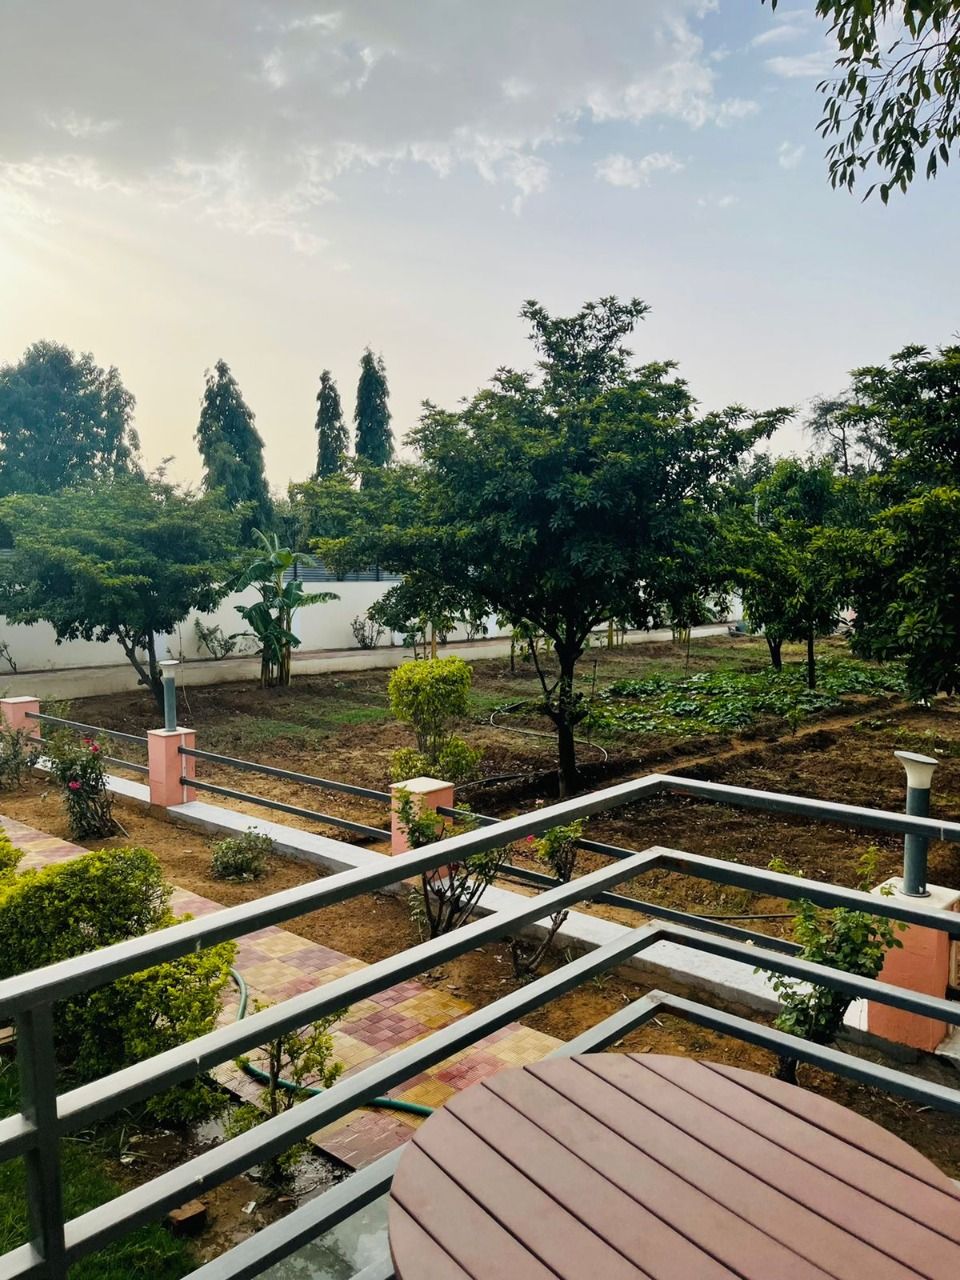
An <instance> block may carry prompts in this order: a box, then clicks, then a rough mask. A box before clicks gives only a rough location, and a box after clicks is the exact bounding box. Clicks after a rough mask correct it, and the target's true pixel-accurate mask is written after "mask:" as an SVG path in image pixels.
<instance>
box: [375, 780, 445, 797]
mask: <svg viewBox="0 0 960 1280" xmlns="http://www.w3.org/2000/svg"><path fill="white" fill-rule="evenodd" d="M450 786H453V783H451V782H442V781H441V780H440V779H439V778H410V779H409V780H408V781H407V782H391V784H390V790H391V791H409V792H410V794H411V795H415V796H416V795H427V794H429V793H430V792H431V791H442V790H443V789H444V788H445V787H450Z"/></svg>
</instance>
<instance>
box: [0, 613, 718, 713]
mask: <svg viewBox="0 0 960 1280" xmlns="http://www.w3.org/2000/svg"><path fill="white" fill-rule="evenodd" d="M726 633H727V627H726V624H723V625H722V626H720V625H716V626H714V625H711V626H705V627H694V629H693V634H694V635H695V636H719V635H726ZM669 639H670V632H669V631H631V632H629V633H628V635H627V640H628V642H629V643H630V644H645V643H653V642H657V641H659V642H661V643H662V642H663V641H667V640H669ZM118 652H119V650H118ZM509 652H510V641H509V639H491V640H476V641H459V642H457V643H455V644H448V645H444V646H442V647H441V648H440V650H439V653H440V656H441V657H443V656H444V655H445V654H456V655H457V657H460V658H466V659H469V660H470V661H476V660H477V659H479V658H496V657H499V656H502V655H503V654H505V653H509ZM409 657H410V650H409V649H403V648H401V647H400V646H399V645H397V646H394V647H384V648H382V649H313V650H307V651H303V650H297V651H296V652H295V653H294V654H293V657H292V659H291V661H292V666H293V673H294V675H301V676H313V675H320V674H321V673H323V672H326V671H368V670H372V669H374V668H378V667H398V666H400V664H401V663H402V662H406V661H407V660H408V659H409ZM259 678H260V659H259V658H223V659H222V660H221V661H219V662H214V661H212V660H210V661H197V662H185V663H184V664H183V665H182V666H181V667H179V668H178V670H177V683H178V684H182V685H186V686H188V687H190V688H193V687H194V686H195V685H202V684H232V683H236V682H238V681H241V680H258V679H259ZM3 687H4V689H5V691H6V695H7V696H8V697H11V698H13V697H20V696H24V695H25V696H27V697H34V698H68V699H73V698H92V697H95V696H97V695H99V694H105V693H127V692H129V691H131V690H135V689H137V688H138V683H137V675H136V672H135V671H134V670H133V668H132V667H131V666H130V664H129V663H128V662H123V663H119V664H117V665H116V666H109V667H60V668H58V669H57V670H55V671H24V672H20V673H18V674H16V675H7V674H6V673H4V674H3Z"/></svg>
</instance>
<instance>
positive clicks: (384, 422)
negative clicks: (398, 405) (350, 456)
mask: <svg viewBox="0 0 960 1280" xmlns="http://www.w3.org/2000/svg"><path fill="white" fill-rule="evenodd" d="M389 396H390V391H389V389H388V387H387V372H386V369H385V368H384V364H383V356H374V354H373V352H372V351H371V350H370V348H369V347H367V349H366V351H365V352H364V353H363V355H362V356H361V358H360V381H359V382H358V383H357V407H356V409H355V410H354V413H353V420H354V422H355V423H356V425H357V433H356V448H357V461H358V462H360V463H365V464H366V465H367V466H368V467H385V466H386V465H387V463H388V462H390V461H391V460H392V458H393V433H392V432H391V430H390V408H389V405H388V404H387V400H388V399H389ZM361 483H366V480H365V478H364V480H362V481H361Z"/></svg>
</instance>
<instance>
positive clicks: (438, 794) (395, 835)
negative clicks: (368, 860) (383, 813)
mask: <svg viewBox="0 0 960 1280" xmlns="http://www.w3.org/2000/svg"><path fill="white" fill-rule="evenodd" d="M398 791H408V792H409V793H410V797H411V799H412V801H413V811H414V813H416V814H419V813H422V812H423V810H424V809H436V808H437V806H438V805H443V806H444V808H447V809H452V808H453V784H452V783H451V782H440V781H438V780H437V779H436V778H411V779H410V781H409V782H394V783H393V784H392V785H391V787H390V792H391V795H392V797H393V798H392V800H391V802H390V852H391V854H396V853H408V852H409V850H410V842H409V841H408V840H407V832H406V828H405V827H404V826H403V824H402V823H401V822H400V817H399V814H398V813H397V805H398V800H397V792H398ZM442 821H443V819H438V821H437V827H438V829H439V826H440V823H441V822H442Z"/></svg>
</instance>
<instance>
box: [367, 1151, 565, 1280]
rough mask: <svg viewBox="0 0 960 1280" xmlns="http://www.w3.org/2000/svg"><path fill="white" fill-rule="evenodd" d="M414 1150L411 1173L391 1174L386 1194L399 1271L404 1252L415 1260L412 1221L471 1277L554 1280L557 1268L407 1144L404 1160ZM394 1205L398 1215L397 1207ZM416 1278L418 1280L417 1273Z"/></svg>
mask: <svg viewBox="0 0 960 1280" xmlns="http://www.w3.org/2000/svg"><path fill="white" fill-rule="evenodd" d="M414 1154H415V1169H414V1171H413V1175H412V1176H410V1173H409V1172H408V1173H407V1174H406V1175H405V1176H404V1177H403V1178H401V1179H399V1182H398V1179H397V1177H396V1175H395V1176H394V1185H393V1188H392V1189H391V1193H390V1205H389V1210H388V1216H389V1227H390V1249H391V1254H392V1257H393V1261H394V1266H395V1267H396V1268H397V1271H398V1273H399V1271H400V1258H401V1257H402V1256H403V1255H404V1253H406V1255H407V1256H416V1257H417V1260H418V1261H417V1266H418V1267H419V1265H420V1263H419V1257H420V1254H419V1247H418V1242H417V1241H415V1240H412V1239H411V1233H410V1222H411V1221H413V1222H414V1223H419V1224H420V1226H421V1228H423V1229H426V1230H428V1234H429V1235H430V1236H431V1238H432V1239H433V1241H434V1243H435V1244H436V1245H437V1246H438V1247H439V1248H440V1249H441V1250H443V1251H444V1252H445V1253H446V1254H449V1256H450V1257H451V1258H453V1259H454V1261H455V1262H456V1263H457V1265H458V1266H460V1267H462V1268H463V1270H464V1271H466V1272H467V1274H468V1275H470V1276H471V1277H473V1276H477V1275H488V1276H489V1275H498V1276H499V1275H502V1276H514V1275H515V1276H523V1280H556V1272H554V1271H551V1270H550V1269H549V1268H548V1267H545V1266H543V1265H542V1264H541V1263H539V1262H537V1261H536V1260H535V1259H532V1258H531V1256H530V1252H529V1250H528V1249H527V1248H526V1247H525V1246H524V1245H522V1244H520V1243H519V1242H518V1241H517V1240H516V1239H515V1238H514V1237H513V1236H512V1235H510V1233H509V1232H508V1231H505V1230H504V1229H503V1227H501V1226H500V1224H499V1223H498V1222H497V1221H496V1219H494V1218H493V1217H492V1216H491V1215H490V1214H489V1213H488V1212H487V1210H486V1209H485V1208H483V1207H482V1206H481V1205H479V1204H477V1202H476V1201H475V1200H472V1199H471V1198H470V1196H468V1195H467V1194H466V1193H465V1192H464V1190H463V1188H462V1187H460V1186H459V1185H458V1184H457V1183H456V1182H454V1181H453V1179H452V1178H451V1177H449V1175H448V1174H446V1173H445V1172H444V1171H443V1170H442V1169H440V1168H438V1167H437V1166H436V1165H435V1164H434V1162H433V1161H432V1160H431V1159H429V1157H428V1156H426V1155H425V1154H424V1153H423V1152H422V1151H420V1150H418V1149H416V1148H414V1146H413V1144H412V1143H411V1144H410V1146H409V1147H408V1149H407V1150H406V1151H405V1152H404V1159H406V1157H407V1156H408V1155H414ZM398 1205H399V1207H400V1208H401V1209H402V1210H403V1214H404V1217H403V1218H401V1217H400V1216H399V1215H398V1214H397V1212H396V1210H397V1206H398ZM424 1224H428V1226H427V1227H424ZM417 1280H421V1278H420V1276H419V1274H418V1275H417Z"/></svg>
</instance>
